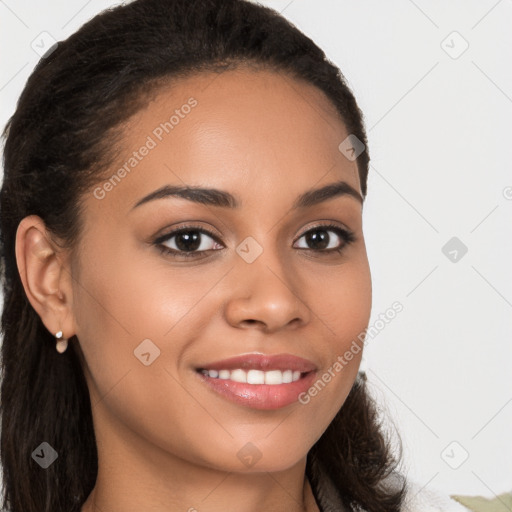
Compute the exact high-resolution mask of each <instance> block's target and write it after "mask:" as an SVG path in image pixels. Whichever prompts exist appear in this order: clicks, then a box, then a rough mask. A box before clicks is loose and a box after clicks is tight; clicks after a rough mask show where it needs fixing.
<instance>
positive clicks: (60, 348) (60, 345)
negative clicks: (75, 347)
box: [55, 331, 68, 354]
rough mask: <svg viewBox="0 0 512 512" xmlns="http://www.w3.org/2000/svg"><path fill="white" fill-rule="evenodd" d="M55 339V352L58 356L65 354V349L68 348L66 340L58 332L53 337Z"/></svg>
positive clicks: (60, 332)
mask: <svg viewBox="0 0 512 512" xmlns="http://www.w3.org/2000/svg"><path fill="white" fill-rule="evenodd" d="M55 338H57V346H56V348H57V352H58V353H59V354H62V353H64V352H66V349H67V348H68V339H67V338H63V337H62V331H59V332H58V333H57V334H56V335H55Z"/></svg>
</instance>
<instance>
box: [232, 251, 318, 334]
mask: <svg viewBox="0 0 512 512" xmlns="http://www.w3.org/2000/svg"><path fill="white" fill-rule="evenodd" d="M236 266H237V268H236V269H235V271H234V272H231V279H232V280H233V285H232V286H231V287H230V292H229V293H230V298H229V300H228V302H227V304H226V308H225V315H226V319H227V321H228V322H229V324H230V325H232V326H233V327H237V328H244V329H248V328H257V329H261V330H263V331H264V332H265V333H271V332H275V331H278V330H280V329H296V328H299V327H301V326H304V325H306V324H307V323H308V322H309V321H310V317H311V314H312V312H311V310H310V309H309V307H308V306H307V304H306V303H305V301H304V299H303V298H302V297H301V290H302V288H301V286H300V278H298V277H297V275H296V274H295V275H294V273H293V271H292V269H291V268H290V267H286V266H285V265H283V263H282V261H280V260H279V258H278V257H277V256H275V255H274V254H273V252H272V251H270V250H265V251H263V253H262V254H261V255H260V256H259V257H258V258H257V259H256V260H255V261H253V262H252V263H247V262H246V261H244V260H243V259H242V258H240V259H239V260H238V261H237V263H236Z"/></svg>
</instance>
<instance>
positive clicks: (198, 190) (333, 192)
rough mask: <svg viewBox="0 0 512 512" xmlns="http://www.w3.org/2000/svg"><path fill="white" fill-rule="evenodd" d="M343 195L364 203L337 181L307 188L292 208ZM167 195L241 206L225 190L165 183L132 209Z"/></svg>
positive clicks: (208, 202) (357, 194)
mask: <svg viewBox="0 0 512 512" xmlns="http://www.w3.org/2000/svg"><path fill="white" fill-rule="evenodd" d="M341 196H349V197H353V198H355V199H357V201H359V202H360V203H361V204H362V203H363V198H362V196H361V194H359V192H358V191H357V190H356V189H355V188H353V187H352V186H351V185H349V184H348V183H347V182H345V181H337V182H335V183H330V184H329V185H325V186H323V187H321V188H317V189H311V190H307V191H306V192H304V193H303V194H301V195H300V196H298V197H297V199H296V200H295V202H294V203H293V207H292V209H293V210H296V209H302V208H309V207H311V206H314V205H317V204H319V203H323V202H324V201H327V200H329V199H334V198H335V197H341ZM167 197H180V198H182V199H187V200H189V201H193V202H194V203H199V204H204V205H208V206H217V207H220V208H232V209H235V208H239V207H240V202H239V201H238V200H237V199H236V197H235V196H233V195H232V194H230V193H229V192H226V191H224V190H219V189H216V188H202V187H194V186H176V185H165V186H163V187H161V188H159V189H158V190H155V191H154V192H151V193H150V194H148V195H147V196H145V197H143V198H142V199H140V200H139V201H138V202H137V203H136V204H135V205H134V206H133V207H132V210H133V209H135V208H137V207H138V206H141V205H143V204H145V203H148V202H150V201H154V200H157V199H164V198H167Z"/></svg>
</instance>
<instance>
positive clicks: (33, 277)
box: [16, 215, 74, 338]
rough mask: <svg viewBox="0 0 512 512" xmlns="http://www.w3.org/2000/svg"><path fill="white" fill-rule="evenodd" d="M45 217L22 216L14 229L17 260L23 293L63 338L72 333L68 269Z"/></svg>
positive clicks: (44, 321)
mask: <svg viewBox="0 0 512 512" xmlns="http://www.w3.org/2000/svg"><path fill="white" fill-rule="evenodd" d="M61 252H62V251H61V250H59V248H58V246H57V245H56V244H55V243H54V242H53V241H52V240H51V238H50V236H49V234H48V231H47V229H46V226H45V224H44V221H43V220H42V219H41V218H40V217H38V216H37V215H30V216H28V217H25V218H24V219H23V220H22V221H21V222H20V224H19V226H18V230H17V232H16V262H17V266H18V272H19V274H20V278H21V281H22V283H23V287H24V289H25V294H26V295H27V298H28V300H29V301H30V304H31V305H32V307H33V308H34V309H35V311H36V312H37V314H38V315H39V317H40V318H41V320H42V322H43V323H44V325H45V326H46V328H47V329H48V330H49V331H50V332H51V333H52V334H53V335H54V336H55V334H56V333H57V332H58V331H62V332H63V333H64V338H70V337H71V336H73V334H74V323H73V314H72V313H73V312H72V303H71V298H72V287H71V282H72V281H71V276H70V271H69V269H68V268H66V266H65V261H63V260H65V258H63V257H62V254H61Z"/></svg>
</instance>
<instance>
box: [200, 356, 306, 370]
mask: <svg viewBox="0 0 512 512" xmlns="http://www.w3.org/2000/svg"><path fill="white" fill-rule="evenodd" d="M198 369H200V370H236V369H242V370H262V371H269V370H281V371H285V370H293V371H300V372H301V373H306V372H311V371H315V370H316V365H315V364H314V363H313V362H312V361H309V360H308V359H304V358H302V357H298V356H294V355H292V354H275V355H266V354H256V353H252V354H242V355H239V356H235V357H230V358H229V359H223V360H221V361H215V362H213V363H207V364H204V365H202V366H200V367H199V368H198Z"/></svg>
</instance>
